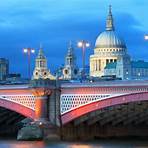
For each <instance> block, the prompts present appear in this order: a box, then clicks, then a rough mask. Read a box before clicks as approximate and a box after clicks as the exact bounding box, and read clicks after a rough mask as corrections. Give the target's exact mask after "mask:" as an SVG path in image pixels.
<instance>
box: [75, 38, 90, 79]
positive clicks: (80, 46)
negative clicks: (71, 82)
mask: <svg viewBox="0 0 148 148" xmlns="http://www.w3.org/2000/svg"><path fill="white" fill-rule="evenodd" d="M77 45H78V47H79V48H82V79H83V78H84V77H85V49H86V48H88V47H89V46H90V44H89V43H88V42H87V41H84V40H82V41H80V42H78V44H77Z"/></svg>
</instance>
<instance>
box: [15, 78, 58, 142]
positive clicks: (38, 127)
mask: <svg viewBox="0 0 148 148" xmlns="http://www.w3.org/2000/svg"><path fill="white" fill-rule="evenodd" d="M42 82H43V81H42ZM44 86H45V85H44ZM31 91H32V94H33V95H34V96H35V110H34V112H35V113H34V121H33V122H32V123H31V124H29V125H27V126H25V127H23V128H22V129H21V130H20V131H19V133H18V139H20V140H30V139H43V138H44V139H59V138H60V137H59V136H60V134H59V128H60V89H58V88H57V87H56V86H55V83H53V84H52V85H48V86H47V87H41V86H40V85H39V86H37V87H32V88H31Z"/></svg>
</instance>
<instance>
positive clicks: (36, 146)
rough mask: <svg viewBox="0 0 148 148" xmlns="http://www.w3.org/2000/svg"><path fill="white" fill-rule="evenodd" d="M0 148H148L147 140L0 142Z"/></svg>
mask: <svg viewBox="0 0 148 148" xmlns="http://www.w3.org/2000/svg"><path fill="white" fill-rule="evenodd" d="M0 148H148V140H136V139H135V140H98V141H91V142H43V141H32V142H28V141H15V140H0Z"/></svg>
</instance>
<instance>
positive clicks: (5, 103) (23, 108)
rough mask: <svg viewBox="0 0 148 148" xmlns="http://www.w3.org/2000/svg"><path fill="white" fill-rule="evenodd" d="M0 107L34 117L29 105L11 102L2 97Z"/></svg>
mask: <svg viewBox="0 0 148 148" xmlns="http://www.w3.org/2000/svg"><path fill="white" fill-rule="evenodd" d="M0 107H3V108H6V109H9V110H12V111H15V112H17V113H19V114H21V115H23V116H25V117H28V118H31V119H34V118H35V111H34V110H33V109H31V108H29V107H26V106H24V105H21V104H18V103H17V102H13V101H10V100H7V99H2V98H1V97H0Z"/></svg>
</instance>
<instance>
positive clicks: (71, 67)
mask: <svg viewBox="0 0 148 148" xmlns="http://www.w3.org/2000/svg"><path fill="white" fill-rule="evenodd" d="M77 78H78V68H77V66H76V57H75V55H74V49H73V47H72V43H71V42H70V43H69V47H68V52H67V55H66V57H65V66H64V68H63V79H65V80H73V79H77Z"/></svg>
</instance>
